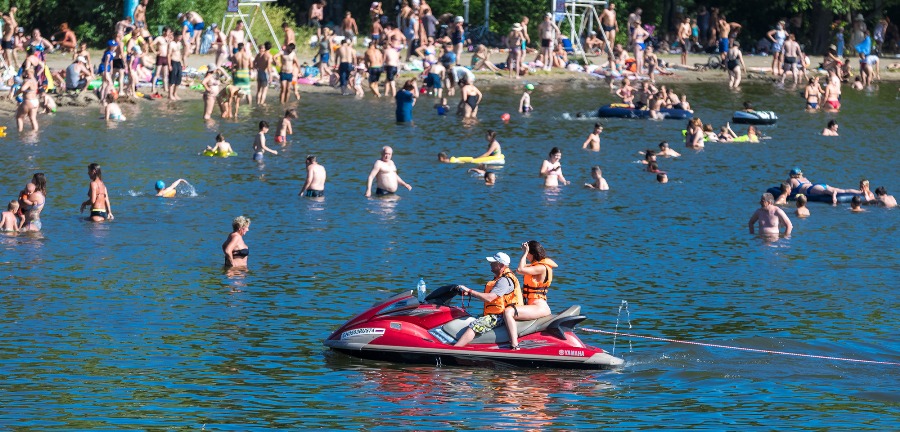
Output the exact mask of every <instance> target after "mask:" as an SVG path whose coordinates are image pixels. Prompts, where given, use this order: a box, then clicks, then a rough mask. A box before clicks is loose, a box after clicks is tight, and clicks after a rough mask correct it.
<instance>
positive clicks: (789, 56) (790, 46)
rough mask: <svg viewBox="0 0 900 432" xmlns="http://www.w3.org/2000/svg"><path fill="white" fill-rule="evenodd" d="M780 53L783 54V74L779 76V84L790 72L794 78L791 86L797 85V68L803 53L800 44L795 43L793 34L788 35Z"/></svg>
mask: <svg viewBox="0 0 900 432" xmlns="http://www.w3.org/2000/svg"><path fill="white" fill-rule="evenodd" d="M782 51H783V53H784V73H783V74H782V75H781V83H782V84H784V79H785V78H787V73H788V71H790V72H791V75H792V76H793V77H794V83H793V84H794V85H797V82H798V77H799V70H798V69H797V67H798V64H799V63H800V62H802V61H803V51H802V50H801V49H800V44H798V43H797V40H796V38H795V36H794V34H793V33H791V34H789V35H788V40H787V41H785V42H784V48H782Z"/></svg>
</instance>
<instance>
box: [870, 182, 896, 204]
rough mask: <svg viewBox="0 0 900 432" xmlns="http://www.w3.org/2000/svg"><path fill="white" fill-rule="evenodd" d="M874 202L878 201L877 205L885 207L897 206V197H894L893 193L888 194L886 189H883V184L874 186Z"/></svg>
mask: <svg viewBox="0 0 900 432" xmlns="http://www.w3.org/2000/svg"><path fill="white" fill-rule="evenodd" d="M875 202H876V203H878V205H880V206H883V207H887V208H893V207H897V199H896V198H894V196H893V195H888V193H887V189H885V188H884V186H878V187H877V188H875Z"/></svg>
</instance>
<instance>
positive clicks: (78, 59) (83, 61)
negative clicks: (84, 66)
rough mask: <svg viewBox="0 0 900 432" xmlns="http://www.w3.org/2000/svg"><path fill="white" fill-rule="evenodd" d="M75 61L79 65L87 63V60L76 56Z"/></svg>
mask: <svg viewBox="0 0 900 432" xmlns="http://www.w3.org/2000/svg"><path fill="white" fill-rule="evenodd" d="M75 61H76V62H79V63H87V59H85V58H84V56H78V58H76V59H75Z"/></svg>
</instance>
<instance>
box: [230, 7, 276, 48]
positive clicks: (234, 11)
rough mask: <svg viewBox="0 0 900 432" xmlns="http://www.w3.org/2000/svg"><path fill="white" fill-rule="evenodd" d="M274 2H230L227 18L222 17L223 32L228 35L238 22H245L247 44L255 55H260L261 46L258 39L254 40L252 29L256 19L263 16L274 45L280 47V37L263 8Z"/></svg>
mask: <svg viewBox="0 0 900 432" xmlns="http://www.w3.org/2000/svg"><path fill="white" fill-rule="evenodd" d="M273 2H275V0H250V1H241V0H228V7H227V8H226V9H225V16H224V17H222V25H221V28H222V32H223V33H225V34H226V35H227V34H228V32H230V31H231V30H232V29H233V28H234V27H235V26H236V25H237V22H238V21H241V22H243V23H244V29H245V31H246V34H247V39H246V41H245V42H246V43H249V44H250V46H251V47H253V51H254V53H255V54H259V45H258V44H257V43H256V39H254V38H253V34H252V33H251V32H250V29H251V28H253V23H254V22H255V21H256V18H257V17H259V16H261V17H262V19H263V20H264V21H265V23H266V27H268V28H269V34H271V35H272V44H273V45H275V46H279V45H280V44H279V43H278V36H276V35H275V29H274V28H272V22H271V21H269V16H268V15H266V10H265V9H264V8H263V5H264V4H266V3H273ZM248 18H249V20H248Z"/></svg>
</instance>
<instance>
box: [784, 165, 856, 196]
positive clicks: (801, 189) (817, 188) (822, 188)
mask: <svg viewBox="0 0 900 432" xmlns="http://www.w3.org/2000/svg"><path fill="white" fill-rule="evenodd" d="M787 182H788V183H789V184H790V185H791V195H796V194H803V195H806V196H807V197H809V198H812V196H813V195H830V196H831V203H832V204H837V194H839V193H852V194H862V191H860V190H858V189H840V188H836V187H834V186H829V185H827V184H824V183H821V184H818V183H817V184H813V183H812V182H811V181H809V179H808V178H806V177H804V176H803V171H801V170H800V168H794V169H792V170H791V172H790V178H788V180H787Z"/></svg>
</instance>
